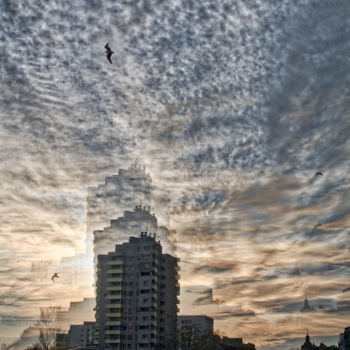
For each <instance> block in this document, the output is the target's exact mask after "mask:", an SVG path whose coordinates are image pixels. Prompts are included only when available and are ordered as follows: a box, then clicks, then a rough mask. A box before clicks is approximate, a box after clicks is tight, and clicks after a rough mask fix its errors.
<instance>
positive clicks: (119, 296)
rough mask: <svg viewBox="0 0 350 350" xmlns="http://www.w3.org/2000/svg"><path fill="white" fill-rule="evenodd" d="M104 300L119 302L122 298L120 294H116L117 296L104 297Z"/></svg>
mask: <svg viewBox="0 0 350 350" xmlns="http://www.w3.org/2000/svg"><path fill="white" fill-rule="evenodd" d="M106 299H112V300H120V302H121V300H122V297H121V295H120V294H117V295H107V296H106Z"/></svg>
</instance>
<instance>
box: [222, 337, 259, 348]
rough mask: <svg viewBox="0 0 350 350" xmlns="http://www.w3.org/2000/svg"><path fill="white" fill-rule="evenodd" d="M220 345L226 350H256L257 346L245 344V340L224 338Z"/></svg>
mask: <svg viewBox="0 0 350 350" xmlns="http://www.w3.org/2000/svg"><path fill="white" fill-rule="evenodd" d="M220 345H221V347H222V349H224V350H255V345H254V344H251V343H247V344H244V343H243V338H229V337H223V338H222V340H221V343H220Z"/></svg>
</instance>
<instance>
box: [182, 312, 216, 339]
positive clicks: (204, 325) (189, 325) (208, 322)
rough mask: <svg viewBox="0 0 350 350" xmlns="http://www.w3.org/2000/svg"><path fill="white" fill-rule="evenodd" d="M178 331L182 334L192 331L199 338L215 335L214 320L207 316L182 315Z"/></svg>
mask: <svg viewBox="0 0 350 350" xmlns="http://www.w3.org/2000/svg"><path fill="white" fill-rule="evenodd" d="M178 329H179V331H180V333H186V332H188V331H191V332H193V333H196V335H198V336H202V335H213V331H214V320H213V319H212V318H211V317H209V316H205V315H180V316H178Z"/></svg>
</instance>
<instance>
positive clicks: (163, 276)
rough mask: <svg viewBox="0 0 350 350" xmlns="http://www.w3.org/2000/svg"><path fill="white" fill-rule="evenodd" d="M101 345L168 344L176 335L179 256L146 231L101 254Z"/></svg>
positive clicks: (98, 339)
mask: <svg viewBox="0 0 350 350" xmlns="http://www.w3.org/2000/svg"><path fill="white" fill-rule="evenodd" d="M97 267H98V269H97V290H96V292H97V296H96V331H95V332H96V333H95V345H97V346H98V348H99V349H131V350H138V349H143V348H148V349H165V348H166V341H167V339H169V338H171V337H175V335H176V329H177V312H178V307H177V304H178V303H179V300H178V298H177V296H178V295H179V283H178V279H179V275H178V271H179V268H178V259H177V258H175V257H173V256H171V255H168V254H162V247H161V245H160V243H159V242H157V241H156V239H155V235H153V236H152V235H147V233H145V232H142V233H141V236H140V237H130V238H129V242H126V243H123V244H118V245H116V246H115V251H114V252H109V253H108V254H106V255H99V256H98V265H97Z"/></svg>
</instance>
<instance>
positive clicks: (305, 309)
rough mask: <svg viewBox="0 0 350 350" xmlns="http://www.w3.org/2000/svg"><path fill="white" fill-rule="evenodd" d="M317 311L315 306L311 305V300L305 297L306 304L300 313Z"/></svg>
mask: <svg viewBox="0 0 350 350" xmlns="http://www.w3.org/2000/svg"><path fill="white" fill-rule="evenodd" d="M312 311H315V309H314V308H313V306H312V305H311V304H310V303H309V300H308V299H307V296H306V295H305V299H304V304H303V307H302V308H301V310H300V312H312Z"/></svg>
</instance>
